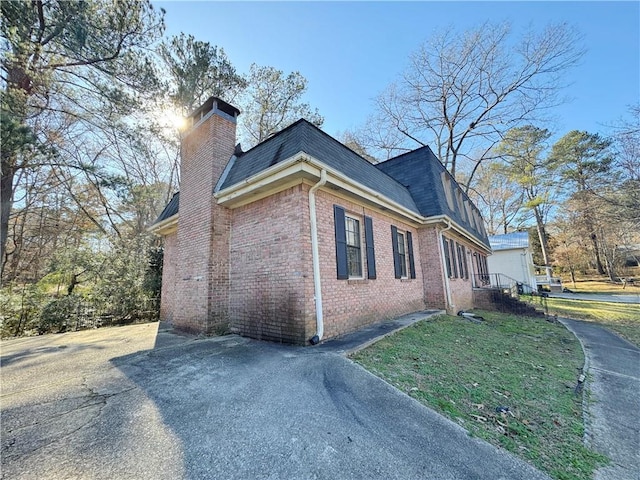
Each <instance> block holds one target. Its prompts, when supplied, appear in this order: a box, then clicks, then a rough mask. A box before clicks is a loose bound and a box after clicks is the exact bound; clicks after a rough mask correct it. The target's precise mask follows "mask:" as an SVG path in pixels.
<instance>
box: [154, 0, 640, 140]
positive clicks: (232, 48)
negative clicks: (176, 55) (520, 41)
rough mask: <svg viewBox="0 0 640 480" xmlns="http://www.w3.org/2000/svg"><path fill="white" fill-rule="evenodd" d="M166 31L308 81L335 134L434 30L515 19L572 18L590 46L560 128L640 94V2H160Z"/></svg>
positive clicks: (605, 115)
mask: <svg viewBox="0 0 640 480" xmlns="http://www.w3.org/2000/svg"><path fill="white" fill-rule="evenodd" d="M154 4H155V5H156V6H157V7H163V8H164V9H165V10H166V11H167V15H166V22H167V35H176V34H179V33H180V32H184V33H186V34H192V35H194V36H195V37H196V39H198V40H203V41H207V42H210V43H211V44H213V45H217V46H218V47H222V48H224V50H225V52H226V54H227V56H228V57H229V59H230V60H231V62H232V63H233V64H234V66H235V67H236V69H237V70H238V71H239V72H241V73H246V72H248V70H249V65H250V64H251V63H253V62H255V63H257V64H259V65H268V66H273V67H276V68H278V69H280V70H284V71H285V72H287V73H288V72H290V71H294V70H297V71H299V72H300V73H302V74H303V75H304V76H305V77H306V78H307V79H308V81H309V91H308V93H307V96H306V100H307V101H308V102H309V103H310V104H311V105H312V106H313V107H317V108H318V109H319V111H320V113H321V114H322V115H323V116H324V117H325V123H324V127H323V129H324V130H325V131H326V132H327V133H329V134H330V135H336V134H337V133H339V132H341V131H343V130H345V129H347V128H356V127H358V126H360V125H362V124H363V123H364V121H365V119H366V118H367V116H368V115H369V114H370V113H372V112H373V110H374V105H373V101H374V98H375V96H376V95H377V94H378V93H380V92H381V91H382V90H383V89H384V87H385V86H386V85H387V84H389V83H390V82H391V81H392V80H394V79H395V78H396V76H397V75H399V74H400V73H401V72H402V70H403V69H404V67H405V66H406V64H407V59H408V56H409V54H410V53H411V52H413V51H415V50H416V49H417V47H418V46H419V45H420V44H421V43H422V42H423V41H424V40H426V39H427V38H428V37H429V36H430V35H431V34H432V33H433V32H434V31H436V30H441V29H442V28H445V27H448V26H455V27H459V28H461V29H466V28H468V27H471V26H475V25H478V24H479V23H482V22H484V21H486V20H491V21H505V20H506V21H510V22H511V23H512V25H513V27H514V30H515V32H516V33H517V32H519V31H521V30H522V29H523V28H525V27H527V26H529V25H531V26H533V27H534V28H535V29H542V28H544V26H545V25H547V24H548V23H550V22H559V21H565V22H568V23H570V24H572V25H574V26H575V27H577V28H578V30H579V31H580V32H581V33H582V35H584V45H585V47H586V48H587V53H586V55H585V57H584V59H583V61H582V64H581V65H580V66H579V67H577V68H575V69H574V70H572V71H571V72H570V73H569V75H568V76H567V80H568V81H569V82H571V83H572V85H571V86H570V87H569V88H568V89H567V90H566V91H565V94H566V95H567V96H569V97H571V98H572V100H571V102H570V103H567V104H565V105H562V106H560V107H558V108H557V110H556V111H555V116H556V117H557V123H556V124H554V125H550V126H549V128H550V130H553V131H555V132H556V134H557V135H558V136H561V135H563V134H564V133H566V132H567V131H569V130H573V129H579V130H587V131H590V132H599V133H604V134H606V133H607V132H608V131H609V128H608V127H607V126H608V125H611V124H612V123H614V122H615V121H616V120H618V119H619V118H621V117H623V116H627V111H628V108H627V107H628V105H631V104H634V103H638V102H639V101H640V33H639V32H640V2H313V3H310V2H257V3H255V2H232V3H231V2H211V1H209V2H207V1H202V2H182V1H174V2H154Z"/></svg>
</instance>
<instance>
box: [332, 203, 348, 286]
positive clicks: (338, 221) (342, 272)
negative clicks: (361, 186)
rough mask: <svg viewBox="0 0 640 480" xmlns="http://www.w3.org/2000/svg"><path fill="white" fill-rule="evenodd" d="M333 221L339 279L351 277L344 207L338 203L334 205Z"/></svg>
mask: <svg viewBox="0 0 640 480" xmlns="http://www.w3.org/2000/svg"><path fill="white" fill-rule="evenodd" d="M333 223H334V225H335V233H336V267H337V272H338V280H346V279H348V278H349V270H348V268H347V232H346V228H345V223H344V208H342V207H339V206H338V205H334V206H333Z"/></svg>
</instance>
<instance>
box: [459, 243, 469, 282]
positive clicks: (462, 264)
mask: <svg viewBox="0 0 640 480" xmlns="http://www.w3.org/2000/svg"><path fill="white" fill-rule="evenodd" d="M457 253H458V268H459V270H460V278H466V279H468V278H469V269H468V265H467V254H466V251H465V248H464V245H460V244H459V243H458V244H457Z"/></svg>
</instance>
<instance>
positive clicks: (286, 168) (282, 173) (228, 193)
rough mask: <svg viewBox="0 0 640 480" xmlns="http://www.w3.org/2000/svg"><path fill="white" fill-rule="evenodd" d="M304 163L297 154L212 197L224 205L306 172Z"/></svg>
mask: <svg viewBox="0 0 640 480" xmlns="http://www.w3.org/2000/svg"><path fill="white" fill-rule="evenodd" d="M304 161H305V157H304V155H302V154H301V153H298V154H296V155H294V156H293V157H291V158H288V159H287V160H284V161H282V162H278V163H276V164H275V165H274V166H272V167H269V168H267V169H266V170H263V171H261V172H259V173H257V174H255V175H253V176H251V177H249V178H246V179H245V180H243V181H242V182H238V183H236V184H235V185H231V186H230V187H227V188H225V189H224V190H219V191H217V192H214V194H213V196H214V197H215V199H216V200H218V203H220V204H223V205H224V203H225V202H228V201H230V200H233V199H234V198H237V197H240V196H242V195H246V194H247V193H251V192H252V191H254V190H257V189H258V188H262V187H264V186H267V185H269V184H270V183H273V182H275V181H277V180H280V179H283V178H285V177H288V176H290V175H292V174H294V173H298V172H302V171H305V170H307V169H305V168H304V164H303V162H304ZM318 176H320V175H319V174H318Z"/></svg>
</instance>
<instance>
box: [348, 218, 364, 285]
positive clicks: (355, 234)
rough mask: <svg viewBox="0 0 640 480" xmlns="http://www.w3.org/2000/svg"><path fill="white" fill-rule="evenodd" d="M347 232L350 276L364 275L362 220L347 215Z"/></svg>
mask: <svg viewBox="0 0 640 480" xmlns="http://www.w3.org/2000/svg"><path fill="white" fill-rule="evenodd" d="M345 225H346V233H347V271H348V273H349V277H350V278H351V277H362V253H361V251H360V221H359V220H356V219H355V218H351V217H345Z"/></svg>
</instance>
